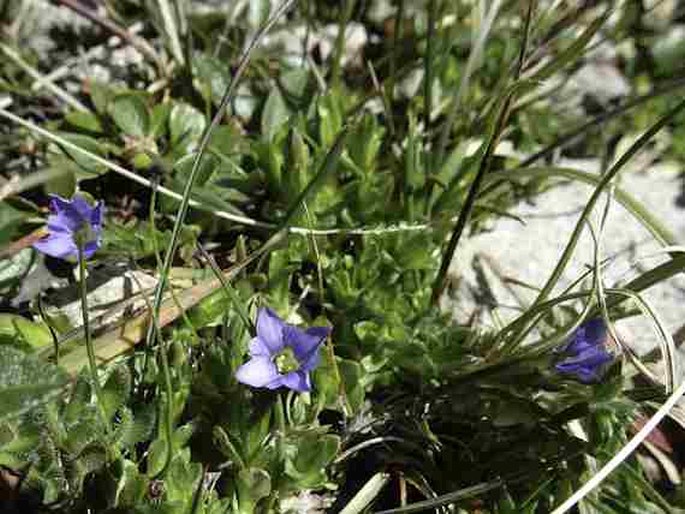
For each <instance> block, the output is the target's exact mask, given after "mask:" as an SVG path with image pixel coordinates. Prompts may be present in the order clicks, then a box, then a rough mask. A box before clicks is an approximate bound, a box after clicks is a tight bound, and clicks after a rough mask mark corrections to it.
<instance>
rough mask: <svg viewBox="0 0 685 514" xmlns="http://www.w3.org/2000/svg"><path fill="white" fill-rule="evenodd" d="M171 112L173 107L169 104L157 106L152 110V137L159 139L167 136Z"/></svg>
mask: <svg viewBox="0 0 685 514" xmlns="http://www.w3.org/2000/svg"><path fill="white" fill-rule="evenodd" d="M170 112H171V105H170V104H168V103H163V104H157V105H155V106H154V107H153V108H152V114H151V115H150V135H151V136H153V137H155V138H157V137H161V136H163V135H165V134H166V131H167V121H168V120H169V113H170Z"/></svg>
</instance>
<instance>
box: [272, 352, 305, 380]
mask: <svg viewBox="0 0 685 514" xmlns="http://www.w3.org/2000/svg"><path fill="white" fill-rule="evenodd" d="M274 362H275V364H276V369H278V372H279V373H281V374H286V373H292V372H293V371H297V370H298V369H300V362H299V361H298V360H297V357H295V352H294V351H293V349H292V348H290V347H289V346H286V347H285V348H284V349H283V350H281V351H280V352H279V353H278V355H276V358H275V359H274Z"/></svg>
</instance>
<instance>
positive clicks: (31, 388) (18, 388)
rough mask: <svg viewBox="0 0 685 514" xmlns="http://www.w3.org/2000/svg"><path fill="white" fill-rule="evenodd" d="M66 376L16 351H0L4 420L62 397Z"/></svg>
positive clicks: (51, 366)
mask: <svg viewBox="0 0 685 514" xmlns="http://www.w3.org/2000/svg"><path fill="white" fill-rule="evenodd" d="M66 381H67V376H66V374H65V373H64V372H63V371H61V370H59V369H58V368H56V367H55V366H53V365H52V364H48V363H46V362H43V361H41V360H39V359H37V358H35V357H33V356H31V355H27V354H25V353H23V352H21V351H19V350H17V349H15V348H12V347H5V348H3V349H2V352H0V405H2V411H1V412H0V420H4V419H7V418H10V417H14V416H17V415H19V414H22V413H23V412H26V411H28V410H29V409H31V408H34V407H36V406H37V405H40V404H41V403H44V402H46V401H48V400H49V399H50V398H52V397H54V396H55V395H57V394H59V393H60V391H61V388H62V386H63V385H64V384H65V383H66Z"/></svg>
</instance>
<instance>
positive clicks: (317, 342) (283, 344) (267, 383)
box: [235, 307, 331, 392]
mask: <svg viewBox="0 0 685 514" xmlns="http://www.w3.org/2000/svg"><path fill="white" fill-rule="evenodd" d="M330 332H331V329H330V328H329V327H310V328H308V329H306V330H301V329H299V328H297V327H295V326H293V325H290V324H288V323H286V322H285V321H283V320H282V319H281V318H279V317H278V315H276V313H275V312H273V311H272V310H271V309H269V308H266V307H265V308H261V309H259V312H258V314H257V337H255V338H254V339H252V341H250V347H249V350H250V357H251V359H250V360H249V361H247V362H246V363H245V364H243V365H242V366H240V367H239V368H238V371H236V375H235V376H236V379H237V380H238V382H242V383H243V384H247V385H249V386H252V387H266V388H267V389H278V388H279V387H287V388H289V389H292V390H293V391H297V392H306V391H310V390H311V388H312V384H311V380H310V378H309V372H310V371H312V370H313V369H314V368H316V367H317V366H318V364H319V348H320V347H321V345H322V344H323V342H324V340H325V339H326V337H328V335H329V334H330Z"/></svg>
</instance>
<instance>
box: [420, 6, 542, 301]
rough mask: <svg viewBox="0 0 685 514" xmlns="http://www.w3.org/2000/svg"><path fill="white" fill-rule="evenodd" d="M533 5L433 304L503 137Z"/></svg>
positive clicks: (445, 257) (435, 285)
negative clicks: (512, 71) (511, 82)
mask: <svg viewBox="0 0 685 514" xmlns="http://www.w3.org/2000/svg"><path fill="white" fill-rule="evenodd" d="M534 5H535V0H530V1H529V2H528V11H527V14H526V20H525V25H524V29H523V37H522V39H521V48H520V50H519V56H518V60H517V64H516V69H515V70H514V83H513V87H511V88H510V89H509V91H508V92H507V93H505V96H504V98H503V100H502V104H501V107H500V110H499V112H498V114H497V118H496V121H495V124H494V126H493V130H492V132H491V133H490V137H489V139H488V144H487V146H486V148H485V152H484V153H483V157H482V158H481V161H480V166H479V167H478V171H477V173H476V176H475V178H474V179H473V182H472V183H471V187H470V188H469V192H468V194H467V195H466V200H465V201H464V206H463V207H462V209H461V211H460V212H459V217H458V218H457V222H456V223H455V226H454V229H453V231H452V236H451V237H450V240H449V242H448V243H447V248H446V249H445V252H444V254H443V256H442V262H441V263H440V269H439V270H438V274H437V277H436V279H435V282H434V283H433V290H432V292H431V304H432V305H437V303H438V300H439V299H440V295H441V294H442V292H443V290H444V289H445V283H446V278H447V270H448V269H449V266H450V263H451V262H452V258H453V257H454V252H455V251H456V249H457V245H458V244H459V241H460V239H461V236H462V234H463V232H464V229H465V228H466V222H467V221H468V219H469V217H470V215H471V211H472V210H473V207H474V205H475V203H476V198H477V197H478V193H479V191H480V186H481V184H482V182H483V179H484V178H485V175H486V174H487V172H488V171H489V170H490V164H491V162H492V156H493V154H494V152H495V148H496V147H497V143H498V142H499V138H500V136H501V135H502V132H503V131H504V127H505V126H506V123H507V120H508V119H509V113H510V110H511V104H512V101H513V99H514V96H515V95H516V87H515V86H516V84H517V81H518V78H519V75H520V74H521V70H522V69H523V63H524V60H525V56H526V49H527V46H528V32H529V31H530V21H531V19H532V16H533V7H534Z"/></svg>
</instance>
